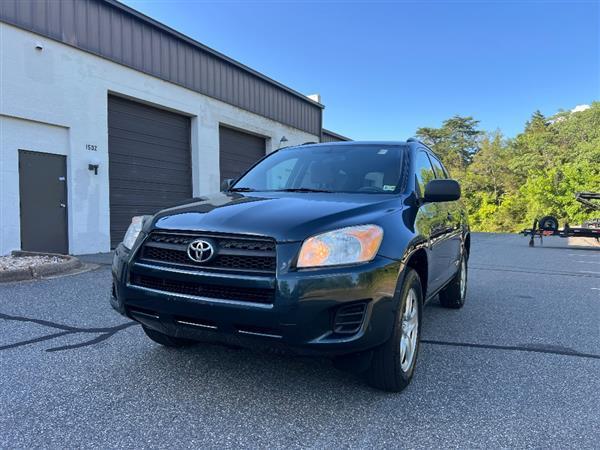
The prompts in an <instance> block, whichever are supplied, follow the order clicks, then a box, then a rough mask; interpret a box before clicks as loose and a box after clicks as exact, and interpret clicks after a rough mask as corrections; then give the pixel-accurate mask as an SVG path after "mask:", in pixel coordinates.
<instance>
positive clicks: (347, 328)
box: [333, 302, 367, 334]
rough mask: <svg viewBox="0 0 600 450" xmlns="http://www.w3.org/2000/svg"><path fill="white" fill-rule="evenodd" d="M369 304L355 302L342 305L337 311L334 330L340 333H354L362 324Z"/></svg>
mask: <svg viewBox="0 0 600 450" xmlns="http://www.w3.org/2000/svg"><path fill="white" fill-rule="evenodd" d="M366 309H367V304H366V303H365V302H362V303H354V304H352V305H346V306H341V307H340V308H338V310H337V311H336V313H335V319H334V322H333V331H334V332H335V333H338V334H354V333H357V332H358V330H360V327H361V326H362V323H363V320H364V316H365V311H366Z"/></svg>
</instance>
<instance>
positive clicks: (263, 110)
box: [0, 0, 322, 135]
mask: <svg viewBox="0 0 600 450" xmlns="http://www.w3.org/2000/svg"><path fill="white" fill-rule="evenodd" d="M0 20H2V21H4V22H7V23H10V24H13V25H16V26H18V27H21V28H24V29H26V30H29V31H32V32H34V33H38V34H40V35H43V36H47V37H49V38H52V39H56V40H59V41H61V42H63V43H65V44H69V45H72V46H74V47H77V48H80V49H82V50H86V51H89V52H91V53H95V54H97V55H100V56H102V57H104V58H106V59H109V60H112V61H115V62H118V63H120V64H123V65H126V66H129V67H132V68H134V69H136V70H140V71H142V72H146V73H148V74H150V75H153V76H155V77H158V78H162V79H164V80H167V81H171V82H173V83H177V84H180V85H182V86H184V87H186V88H188V89H192V90H194V91H197V92H200V93H202V94H205V95H208V96H210V97H214V98H216V99H218V100H222V101H224V102H227V103H230V104H232V105H234V106H237V107H240V108H243V109H246V110H248V111H251V112H254V113H256V114H260V115H262V116H265V117H267V118H269V119H273V120H275V121H278V122H281V123H284V124H286V125H290V126H293V127H295V128H298V129H300V130H303V131H307V132H309V133H311V134H315V135H319V134H320V133H321V129H320V126H319V124H320V121H321V113H322V111H321V108H319V107H318V106H316V105H313V104H311V103H309V102H308V101H305V100H303V99H302V98H300V97H298V96H296V95H294V94H293V93H291V92H288V91H286V90H285V89H284V88H281V87H279V86H277V85H275V84H272V83H269V82H268V81H267V80H264V79H262V78H260V77H258V76H256V75H254V74H252V73H250V72H247V71H245V70H244V69H243V68H240V67H237V66H235V65H233V64H231V63H229V62H228V61H226V60H223V59H220V58H218V57H217V56H215V55H213V54H211V53H209V52H207V51H205V50H203V49H202V48H199V47H197V46H194V45H192V44H191V43H188V42H186V41H184V40H182V39H180V38H178V37H176V36H174V35H172V34H170V33H168V32H167V31H164V30H163V29H160V28H158V27H156V26H154V25H153V24H151V23H147V22H143V21H142V20H141V19H138V18H137V17H134V16H132V15H130V14H129V13H128V12H127V11H123V10H121V9H118V8H117V7H115V6H113V5H111V4H109V3H105V2H103V1H100V0H62V1H55V0H0Z"/></svg>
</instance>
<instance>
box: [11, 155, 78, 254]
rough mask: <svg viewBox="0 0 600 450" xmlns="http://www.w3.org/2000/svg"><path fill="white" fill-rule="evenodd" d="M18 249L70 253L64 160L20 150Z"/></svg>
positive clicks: (55, 156) (60, 157)
mask: <svg viewBox="0 0 600 450" xmlns="http://www.w3.org/2000/svg"><path fill="white" fill-rule="evenodd" d="M19 195H20V200H21V201H20V203H21V249H23V250H26V251H34V252H48V253H62V254H66V253H68V252H69V244H68V240H67V167H66V157H65V156H62V155H51V154H49V153H39V152H31V151H27V150H19Z"/></svg>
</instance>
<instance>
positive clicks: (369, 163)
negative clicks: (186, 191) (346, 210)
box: [233, 145, 405, 194]
mask: <svg viewBox="0 0 600 450" xmlns="http://www.w3.org/2000/svg"><path fill="white" fill-rule="evenodd" d="M404 153H405V147H404V146H398V145H388V146H386V145H331V146H325V145H324V146H314V147H293V148H289V149H284V150H280V151H278V152H275V153H273V154H272V155H270V156H269V157H267V158H265V159H264V160H262V161H261V162H260V163H259V164H257V165H256V166H255V167H254V168H253V169H252V170H251V171H250V172H248V173H247V174H246V175H244V176H243V177H242V178H240V180H239V181H238V182H237V183H236V184H235V185H234V186H233V189H234V190H236V189H238V190H253V191H279V190H284V189H310V190H323V191H330V192H347V193H359V192H361V193H363V192H364V193H374V194H377V193H381V194H391V193H393V192H394V191H395V190H396V187H397V186H398V185H400V184H401V182H402V179H401V178H402V176H403V175H402V158H403V157H404Z"/></svg>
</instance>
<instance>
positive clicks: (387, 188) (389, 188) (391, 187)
mask: <svg viewBox="0 0 600 450" xmlns="http://www.w3.org/2000/svg"><path fill="white" fill-rule="evenodd" d="M395 189H396V186H394V185H393V184H384V185H383V190H384V191H393V190H395Z"/></svg>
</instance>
